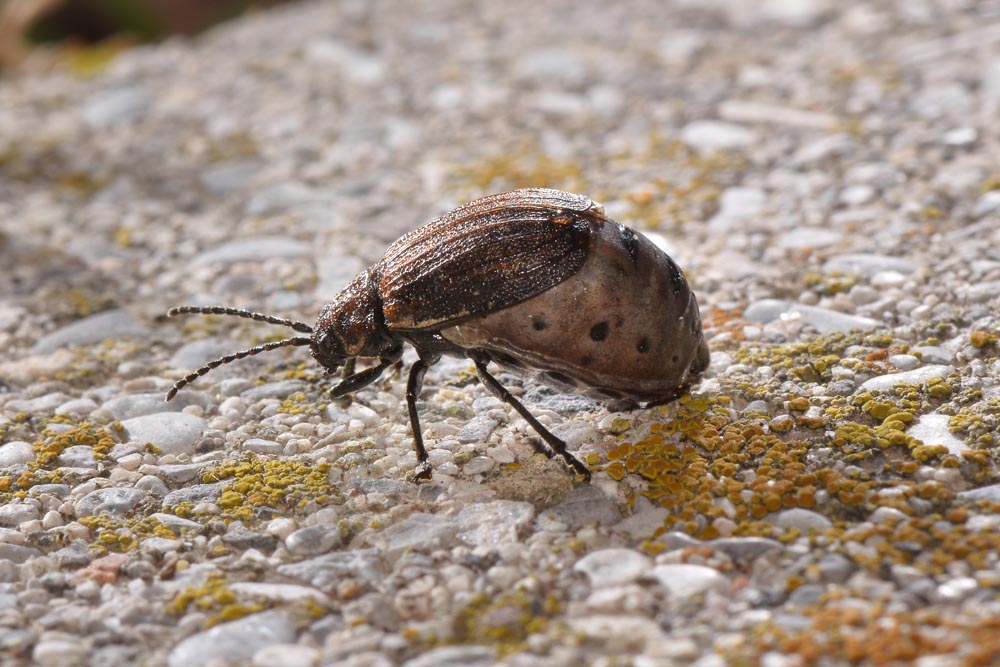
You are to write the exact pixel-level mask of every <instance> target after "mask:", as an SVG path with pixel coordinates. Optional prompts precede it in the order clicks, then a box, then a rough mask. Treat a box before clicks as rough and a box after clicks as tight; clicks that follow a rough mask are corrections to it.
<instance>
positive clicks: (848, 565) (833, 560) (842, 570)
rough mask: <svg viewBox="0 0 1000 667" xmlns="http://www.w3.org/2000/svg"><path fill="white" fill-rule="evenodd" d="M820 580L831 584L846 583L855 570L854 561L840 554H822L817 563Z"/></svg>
mask: <svg viewBox="0 0 1000 667" xmlns="http://www.w3.org/2000/svg"><path fill="white" fill-rule="evenodd" d="M817 566H818V568H819V576H820V578H821V579H822V580H823V581H825V582H827V583H831V584H842V583H844V582H845V581H847V580H848V579H849V578H850V576H851V575H852V574H854V571H855V569H856V566H855V565H854V561H852V560H851V559H850V558H848V557H847V556H845V555H844V554H840V553H835V552H834V553H828V554H823V557H822V558H820V559H819V562H818V563H817Z"/></svg>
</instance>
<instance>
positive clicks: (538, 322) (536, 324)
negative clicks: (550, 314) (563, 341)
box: [531, 315, 549, 331]
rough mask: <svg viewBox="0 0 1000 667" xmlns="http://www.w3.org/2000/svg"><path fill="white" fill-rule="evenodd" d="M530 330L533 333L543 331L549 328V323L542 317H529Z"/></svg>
mask: <svg viewBox="0 0 1000 667" xmlns="http://www.w3.org/2000/svg"><path fill="white" fill-rule="evenodd" d="M531 328H532V329H534V330H535V331H544V330H545V329H548V328H549V323H548V322H546V321H545V319H544V318H542V317H537V316H535V315H532V316H531Z"/></svg>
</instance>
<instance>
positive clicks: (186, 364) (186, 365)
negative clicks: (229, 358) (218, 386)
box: [161, 338, 250, 402]
mask: <svg viewBox="0 0 1000 667" xmlns="http://www.w3.org/2000/svg"><path fill="white" fill-rule="evenodd" d="M248 347H250V346H249V345H246V344H243V343H239V342H236V341H234V340H229V339H222V338H202V339H200V340H193V341H191V342H190V343H185V344H184V345H182V346H180V347H179V348H177V351H176V352H174V353H173V355H171V357H170V361H169V362H168V363H169V364H170V366H171V367H172V368H177V369H180V370H185V371H193V370H195V369H196V368H201V367H202V366H204V365H205V364H207V363H208V362H210V361H212V360H213V359H218V358H219V357H222V356H224V355H226V354H229V353H230V352H234V351H236V350H242V349H245V348H248ZM182 395H183V393H182V394H179V395H178V396H176V397H175V398H174V399H173V401H176V400H177V399H178V398H180V397H181V396H182ZM161 398H162V397H161ZM173 401H171V402H173Z"/></svg>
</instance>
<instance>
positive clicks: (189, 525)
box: [149, 512, 202, 535]
mask: <svg viewBox="0 0 1000 667" xmlns="http://www.w3.org/2000/svg"><path fill="white" fill-rule="evenodd" d="M149 517H150V518H151V519H155V520H157V521H159V522H160V523H162V524H163V525H164V526H166V527H167V528H169V529H170V530H172V531H174V532H175V533H177V534H178V535H179V534H180V531H182V530H192V531H199V530H201V529H202V525H201V524H200V523H198V522H197V521H192V520H191V519H185V518H183V517H179V516H175V515H173V514H167V513H166V512H154V513H153V514H150V515H149Z"/></svg>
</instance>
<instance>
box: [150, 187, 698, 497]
mask: <svg viewBox="0 0 1000 667" xmlns="http://www.w3.org/2000/svg"><path fill="white" fill-rule="evenodd" d="M181 313H211V314H216V315H234V316H238V317H246V318H251V319H255V320H259V321H262V322H270V323H272V324H281V325H285V326H288V327H291V328H292V329H294V330H296V331H300V332H302V333H306V334H310V335H308V336H293V337H291V338H286V339H284V340H281V341H277V342H273V343H267V344H265V345H259V346H257V347H253V348H250V349H248V350H243V351H241V352H236V353H234V354H230V355H226V356H224V357H222V358H220V359H216V360H214V361H211V362H209V363H208V364H206V365H205V366H203V367H202V368H199V369H198V370H197V371H195V372H193V373H191V374H190V375H188V376H186V377H184V378H183V379H181V380H179V381H178V382H177V383H176V384H175V385H174V387H173V389H171V390H170V392H169V393H168V394H167V400H168V401H169V400H170V399H171V398H173V397H174V395H175V394H176V393H177V391H178V390H179V389H181V388H182V387H183V386H184V385H186V384H188V383H189V382H192V381H193V380H194V379H195V378H197V377H199V376H201V375H204V374H205V373H207V372H209V371H210V370H212V369H213V368H215V367H217V366H219V365H221V364H225V363H229V362H230V361H234V360H236V359H242V358H244V357H248V356H250V355H254V354H259V353H260V352H265V351H267V350H273V349H276V348H279V347H285V346H288V345H308V346H309V347H310V349H311V352H312V356H313V358H315V359H316V361H318V362H319V363H320V365H322V366H323V367H324V368H326V369H327V371H328V372H333V371H336V370H337V369H338V368H340V367H341V366H345V365H348V366H349V365H350V362H353V360H354V359H355V358H356V357H369V358H374V359H377V362H376V363H375V365H373V366H371V367H369V368H367V369H365V370H362V371H359V372H357V373H353V372H352V373H351V374H350V375H348V376H347V377H346V378H344V379H343V380H342V381H341V382H340V383H339V384H338V385H336V386H335V387H334V388H333V389H332V390H331V394H332V395H333V396H334V397H338V396H343V395H345V394H348V393H350V392H353V391H357V390H358V389H361V388H362V387H364V386H366V385H368V384H370V383H371V382H373V381H375V380H376V379H377V378H378V377H379V376H380V375H381V374H382V372H383V371H385V369H386V368H388V367H389V366H390V365H392V364H394V363H395V362H397V361H398V360H399V359H400V357H401V356H402V354H403V344H404V343H409V344H410V345H412V346H413V347H414V348H415V349H416V351H417V354H418V357H419V358H418V359H417V361H416V362H414V363H413V365H412V366H411V368H410V375H409V379H408V380H407V383H406V407H407V410H408V412H409V416H410V426H411V428H412V430H413V445H414V448H415V449H416V453H417V470H416V478H417V479H426V478H428V477H429V476H430V466H429V464H428V463H427V451H426V450H425V449H424V444H423V437H422V435H421V432H420V420H419V418H418V416H417V405H416V401H417V395H418V394H419V393H420V386H421V381H422V379H423V376H424V373H425V371H426V370H427V368H428V367H429V366H431V365H433V364H434V363H436V362H437V361H438V360H439V359H440V358H441V355H442V354H447V355H452V356H458V357H468V358H469V359H471V360H472V361H473V363H474V364H475V366H476V372H477V374H478V375H479V379H480V380H481V381H482V383H483V384H484V385H486V388H487V389H488V390H489V391H490V393H492V394H493V395H494V396H496V397H497V398H499V399H501V400H503V401H505V402H507V403H509V404H510V405H511V406H512V407H513V408H514V409H515V410H517V412H518V413H519V414H520V415H521V416H522V417H524V419H525V420H526V421H527V422H528V423H529V424H530V425H531V427H532V428H533V429H535V431H536V432H537V433H538V434H539V435H540V436H541V437H542V439H543V440H544V441H545V442H546V443H548V445H549V446H550V447H551V448H552V450H553V451H555V452H556V453H557V454H559V455H560V456H562V458H563V459H564V460H565V461H566V463H567V464H568V465H569V466H571V467H572V468H573V469H574V470H575V471H576V472H577V473H579V474H580V475H582V476H583V477H584V478H586V479H589V478H590V472H589V471H588V470H587V468H586V466H584V465H583V463H581V462H580V461H579V460H578V459H577V458H576V457H574V456H573V455H572V454H570V453H569V452H568V451H566V444H565V443H564V442H563V441H562V440H560V439H559V438H557V437H556V436H555V435H553V434H552V433H550V432H549V431H548V429H546V428H545V427H544V426H542V425H541V424H540V423H538V420H536V419H535V418H534V417H533V416H532V415H531V413H530V412H528V410H527V409H526V408H525V407H524V406H523V405H522V404H521V403H520V401H518V400H517V399H516V398H514V397H513V396H512V395H511V394H510V392H508V391H507V390H506V389H505V388H504V387H503V385H501V384H500V383H499V382H498V381H497V380H496V378H494V377H493V376H492V375H491V374H490V373H489V371H488V370H487V368H486V366H487V364H488V363H489V362H491V361H492V362H495V363H497V364H498V365H500V366H501V367H503V368H506V369H510V370H513V371H514V372H520V373H523V374H528V375H531V376H532V377H534V378H536V379H538V380H540V381H541V382H543V383H545V384H548V385H551V386H554V387H556V388H558V389H567V390H572V391H576V392H578V393H582V394H584V395H586V396H590V397H593V398H597V399H603V400H609V399H613V400H618V401H621V400H625V401H628V402H630V403H633V404H635V403H646V404H659V403H666V402H668V401H671V400H673V399H675V398H677V397H678V396H680V395H681V394H682V393H683V392H684V391H685V390H686V389H687V387H688V386H689V385H690V384H691V383H692V382H694V381H696V380H697V379H698V378H699V376H700V375H701V373H702V372H703V371H704V370H705V368H706V367H707V366H708V359H709V353H708V346H707V345H706V344H705V339H704V336H703V334H702V329H701V319H700V316H699V313H698V304H697V301H696V300H695V296H694V293H693V292H692V291H691V289H690V288H689V287H688V284H687V281H686V280H685V279H684V274H683V273H682V272H681V270H680V268H679V267H678V266H677V264H676V263H674V261H673V260H672V259H670V257H668V256H667V255H666V254H665V253H663V252H662V251H661V250H660V249H658V248H657V247H656V246H655V245H653V244H652V243H651V242H650V241H649V240H648V239H646V238H645V237H644V236H642V235H641V234H638V233H636V232H634V231H632V230H631V229H629V228H628V227H625V226H624V225H622V224H620V223H617V222H614V221H612V220H609V219H608V218H607V217H605V215H604V209H603V208H602V207H601V206H600V205H599V204H596V203H594V202H592V201H591V200H590V199H588V198H587V197H584V196H582V195H575V194H570V193H567V192H560V191H558V190H549V189H542V188H530V189H523V190H515V191H513V192H507V193H503V194H498V195H492V196H489V197H484V198H482V199H477V200H476V201H473V202H471V203H469V204H466V205H465V206H462V207H459V208H457V209H455V210H454V211H452V212H451V213H448V214H447V215H444V216H442V217H440V218H438V219H437V220H434V221H433V222H430V223H428V224H426V225H424V226H423V227H420V228H418V229H416V230H414V231H412V232H410V233H409V234H406V235H405V236H403V237H402V238H400V239H399V240H398V241H396V242H395V243H393V244H392V245H391V246H389V249H388V250H386V253H385V256H384V257H383V258H382V260H381V261H379V262H378V263H377V264H375V265H374V266H372V267H370V268H368V269H366V270H365V271H362V272H361V273H360V274H359V275H358V276H357V277H356V278H355V279H354V281H353V282H352V283H351V284H350V285H348V286H347V287H346V288H344V290H343V291H341V293H340V294H338V295H337V297H336V298H335V299H334V300H333V301H332V302H331V303H330V304H328V305H327V306H326V307H325V308H323V310H322V312H321V313H320V316H319V319H318V320H317V322H316V326H315V328H313V327H310V326H309V325H308V324H306V323H304V322H295V321H292V320H287V319H283V318H278V317H272V316H269V315H263V314H260V313H253V312H250V311H246V310H240V309H235V308H226V307H221V306H184V307H181V308H174V309H172V310H171V311H170V312H169V313H168V315H171V316H173V315H178V314H181Z"/></svg>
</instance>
